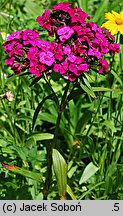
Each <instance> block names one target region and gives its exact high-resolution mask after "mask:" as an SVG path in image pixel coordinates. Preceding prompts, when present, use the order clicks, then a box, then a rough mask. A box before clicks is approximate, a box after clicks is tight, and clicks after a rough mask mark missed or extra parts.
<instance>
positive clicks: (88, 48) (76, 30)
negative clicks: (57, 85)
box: [3, 2, 120, 82]
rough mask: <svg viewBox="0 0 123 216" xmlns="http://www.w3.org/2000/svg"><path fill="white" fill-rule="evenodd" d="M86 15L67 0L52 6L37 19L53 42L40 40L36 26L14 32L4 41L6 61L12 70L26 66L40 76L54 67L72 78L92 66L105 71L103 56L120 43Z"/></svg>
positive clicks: (21, 69) (51, 70)
mask: <svg viewBox="0 0 123 216" xmlns="http://www.w3.org/2000/svg"><path fill="white" fill-rule="evenodd" d="M86 19H90V17H89V16H88V14H86V13H85V12H84V11H82V9H81V8H77V7H75V8H72V7H71V4H69V3H64V2H61V3H59V4H58V5H55V6H53V7H52V10H51V11H50V10H46V11H45V12H44V13H43V14H42V16H38V17H37V19H36V21H37V22H38V23H39V24H40V25H41V27H42V28H43V29H46V30H47V31H48V34H49V36H51V37H53V36H54V38H52V40H51V41H52V42H49V41H47V40H46V41H44V40H41V39H40V36H39V33H38V32H37V31H35V30H31V29H26V30H25V31H22V30H20V31H17V32H13V33H12V34H11V35H9V36H8V38H7V41H6V42H5V43H4V44H3V48H4V49H5V52H6V53H7V55H8V58H7V59H6V61H5V63H6V64H7V65H8V66H10V68H11V69H12V70H13V71H14V72H15V73H20V72H22V71H24V70H25V69H26V70H28V71H29V72H30V73H32V74H34V75H35V76H41V75H42V73H46V74H50V73H52V72H53V71H54V72H56V73H59V74H61V75H62V76H63V77H64V78H66V79H69V80H70V81H71V82H73V81H75V80H76V79H78V77H79V76H81V75H82V74H83V72H88V71H89V72H91V69H92V70H93V68H94V67H97V69H98V70H99V73H103V72H105V73H107V72H108V62H107V61H106V60H105V59H104V56H105V54H109V55H114V54H115V53H116V52H118V53H119V52H120V47H119V45H118V44H117V43H115V38H114V37H113V36H112V35H111V34H110V33H109V32H108V31H106V30H105V29H103V28H100V27H99V26H98V25H97V24H95V23H94V22H89V21H86ZM53 39H54V41H53Z"/></svg>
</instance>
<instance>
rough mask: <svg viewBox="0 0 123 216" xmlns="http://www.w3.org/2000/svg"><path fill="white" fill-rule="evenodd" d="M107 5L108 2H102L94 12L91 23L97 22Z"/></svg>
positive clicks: (103, 0)
mask: <svg viewBox="0 0 123 216" xmlns="http://www.w3.org/2000/svg"><path fill="white" fill-rule="evenodd" d="M108 3H109V0H102V1H101V3H100V5H99V7H98V9H97V10H96V12H95V15H94V17H93V22H98V20H99V19H100V17H101V16H102V11H105V9H106V8H107V6H108Z"/></svg>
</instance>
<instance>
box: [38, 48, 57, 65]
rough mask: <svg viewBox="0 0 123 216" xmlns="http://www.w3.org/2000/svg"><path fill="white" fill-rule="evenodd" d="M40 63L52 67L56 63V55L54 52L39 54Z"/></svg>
mask: <svg viewBox="0 0 123 216" xmlns="http://www.w3.org/2000/svg"><path fill="white" fill-rule="evenodd" d="M39 61H40V62H41V63H43V64H46V65H47V66H52V64H53V63H54V61H55V59H54V55H53V53H52V52H50V51H48V52H40V53H39Z"/></svg>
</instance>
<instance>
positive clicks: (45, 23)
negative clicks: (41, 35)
mask: <svg viewBox="0 0 123 216" xmlns="http://www.w3.org/2000/svg"><path fill="white" fill-rule="evenodd" d="M50 14H51V12H50V10H46V11H45V12H44V13H43V14H42V16H38V17H37V19H36V22H38V23H39V24H40V26H42V27H43V28H45V29H47V30H50V28H51V24H50Z"/></svg>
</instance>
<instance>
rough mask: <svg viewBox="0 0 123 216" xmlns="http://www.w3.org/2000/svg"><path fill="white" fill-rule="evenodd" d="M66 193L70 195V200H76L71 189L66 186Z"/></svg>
mask: <svg viewBox="0 0 123 216" xmlns="http://www.w3.org/2000/svg"><path fill="white" fill-rule="evenodd" d="M67 193H68V194H69V195H70V197H71V198H72V200H77V199H76V197H75V195H74V193H73V191H72V189H71V188H70V186H69V185H67Z"/></svg>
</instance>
